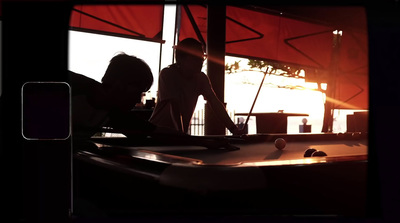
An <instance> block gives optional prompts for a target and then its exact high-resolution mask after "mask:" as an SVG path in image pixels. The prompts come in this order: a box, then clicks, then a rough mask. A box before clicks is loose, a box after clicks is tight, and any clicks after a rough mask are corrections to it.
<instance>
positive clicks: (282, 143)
mask: <svg viewBox="0 0 400 223" xmlns="http://www.w3.org/2000/svg"><path fill="white" fill-rule="evenodd" d="M285 146H286V141H285V140H284V139H282V138H277V139H276V140H275V147H276V148H277V149H284V148H285Z"/></svg>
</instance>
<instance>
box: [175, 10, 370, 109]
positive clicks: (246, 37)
mask: <svg viewBox="0 0 400 223" xmlns="http://www.w3.org/2000/svg"><path fill="white" fill-rule="evenodd" d="M328 9H329V8H328ZM340 9H342V8H332V9H330V10H331V11H332V10H334V11H335V12H337V13H341V10H340ZM351 9H353V10H350V11H349V9H348V8H346V7H345V8H343V10H344V11H345V12H346V13H352V14H355V15H358V16H357V19H358V20H360V16H361V17H363V18H364V19H363V20H360V21H362V22H361V24H360V22H358V23H357V24H358V25H359V26H358V27H356V28H352V27H349V25H348V24H347V23H351V22H353V21H351V20H345V21H346V22H345V21H343V22H342V24H338V23H336V24H331V25H322V24H317V23H311V22H306V21H303V20H300V19H299V18H297V19H294V18H288V17H284V16H282V15H280V14H279V13H278V15H276V14H274V13H272V12H270V13H266V12H260V11H255V10H250V9H246V8H242V7H235V6H227V8H226V15H227V22H226V54H227V55H232V56H239V57H248V58H253V59H259V60H267V61H278V62H282V63H287V64H289V65H290V64H294V65H297V66H301V67H303V68H306V70H310V71H311V70H312V69H310V68H313V69H321V70H329V69H330V68H331V66H332V49H333V47H332V44H333V31H334V30H336V29H339V28H343V36H342V37H341V46H340V52H339V61H338V64H337V66H338V73H337V75H338V78H337V79H336V81H337V83H336V93H335V96H336V98H335V99H336V100H335V108H343V109H368V41H367V31H366V15H365V12H364V11H363V9H362V8H357V7H351ZM325 10H326V9H325ZM181 11H182V15H181V27H180V33H179V39H180V40H182V39H185V38H188V37H192V38H197V39H199V40H202V41H204V42H206V38H207V29H206V24H207V20H206V19H207V8H206V7H205V6H200V5H190V6H182V10H181ZM331 13H332V12H331ZM190 18H193V20H194V21H195V24H194V26H193V24H192V23H191V22H190ZM196 25H197V27H198V28H197V27H196ZM196 29H197V30H196ZM199 33H200V34H201V36H199V35H198V34H199ZM320 73H327V72H326V71H325V72H320ZM310 75H311V74H310ZM306 78H307V73H306ZM313 79H314V81H322V82H323V81H326V76H321V77H317V79H315V78H313Z"/></svg>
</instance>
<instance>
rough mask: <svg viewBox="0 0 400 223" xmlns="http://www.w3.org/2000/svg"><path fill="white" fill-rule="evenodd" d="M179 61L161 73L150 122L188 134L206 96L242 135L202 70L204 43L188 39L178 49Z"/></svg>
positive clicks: (228, 126) (231, 129) (232, 129)
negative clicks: (197, 109) (195, 114)
mask: <svg viewBox="0 0 400 223" xmlns="http://www.w3.org/2000/svg"><path fill="white" fill-rule="evenodd" d="M175 52H176V63H175V64H172V65H170V66H168V67H166V68H164V69H163V70H161V72H160V76H159V80H158V81H159V84H158V98H157V104H156V107H155V108H154V111H153V114H152V116H151V117H150V119H149V121H150V122H151V123H153V124H155V125H158V126H164V127H169V128H174V129H176V130H178V131H180V132H183V133H187V132H188V129H189V124H190V120H191V118H192V115H193V112H194V109H195V108H196V104H197V100H198V97H199V96H200V95H203V96H204V99H205V100H207V103H208V104H209V105H210V106H211V108H212V110H213V111H214V113H215V114H216V115H217V117H218V118H219V119H220V120H221V121H222V122H223V123H224V124H225V126H226V127H227V128H228V129H229V131H230V132H231V133H233V134H234V135H242V134H244V131H242V130H241V129H239V128H238V127H237V126H236V125H235V124H234V122H233V121H232V120H231V118H230V117H229V115H228V113H227V112H226V109H225V106H224V105H223V103H222V102H221V101H220V100H219V99H218V98H217V96H216V95H215V92H214V90H213V88H212V86H211V83H210V80H209V78H208V76H207V75H206V74H205V73H203V72H201V68H202V65H203V62H204V59H205V55H204V51H203V46H202V44H201V43H200V42H199V41H197V40H195V39H193V38H187V39H184V40H182V41H181V42H179V43H178V45H177V46H176V48H175Z"/></svg>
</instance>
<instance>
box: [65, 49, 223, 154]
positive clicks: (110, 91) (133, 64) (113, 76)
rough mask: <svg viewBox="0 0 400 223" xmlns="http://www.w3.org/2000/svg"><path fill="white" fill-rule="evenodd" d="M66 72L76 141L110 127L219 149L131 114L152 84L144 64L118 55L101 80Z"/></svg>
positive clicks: (151, 78)
mask: <svg viewBox="0 0 400 223" xmlns="http://www.w3.org/2000/svg"><path fill="white" fill-rule="evenodd" d="M101 81H102V82H101V83H100V82H97V81H95V80H93V79H91V78H89V77H86V76H84V75H81V74H77V73H74V72H72V71H69V84H70V86H71V92H72V97H71V102H72V132H73V138H74V140H75V141H78V142H82V141H85V140H87V139H89V138H90V137H91V136H93V135H94V134H95V133H96V132H99V131H100V130H101V128H102V127H111V128H114V129H115V130H117V131H120V132H121V133H122V134H124V135H126V136H127V137H128V138H129V137H135V136H137V135H152V136H154V137H157V138H158V139H161V140H169V142H171V141H173V140H176V141H179V142H180V143H185V142H186V141H187V142H188V143H194V144H198V145H202V146H206V147H208V148H219V147H221V145H223V144H221V143H222V142H210V141H204V140H200V139H196V140H193V139H190V138H188V137H189V136H188V135H186V134H183V133H181V132H179V131H176V130H174V129H171V128H168V127H162V126H157V125H154V124H152V123H150V122H149V121H148V120H144V119H143V118H141V117H138V116H136V115H135V114H134V113H132V112H130V111H131V109H133V108H134V107H135V105H136V103H139V102H140V101H141V97H142V93H143V92H146V91H148V90H149V89H150V87H151V85H152V84H153V74H152V72H151V70H150V68H149V66H148V65H147V63H146V62H144V61H143V60H141V59H139V58H137V57H135V56H131V55H127V54H125V53H120V54H118V55H116V56H114V57H113V58H112V59H111V61H110V63H109V65H108V67H107V70H106V72H105V74H104V76H103V78H102V80H101Z"/></svg>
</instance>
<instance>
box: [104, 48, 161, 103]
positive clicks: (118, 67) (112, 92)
mask: <svg viewBox="0 0 400 223" xmlns="http://www.w3.org/2000/svg"><path fill="white" fill-rule="evenodd" d="M101 81H102V84H103V86H104V89H105V91H106V92H107V94H108V96H109V97H110V100H111V101H112V102H113V104H114V106H116V107H118V108H120V109H123V110H128V109H132V108H133V107H134V106H135V104H136V103H138V102H140V100H141V96H142V93H143V92H146V91H148V90H149V89H150V87H151V85H152V84H153V74H152V72H151V69H150V67H149V66H148V65H147V63H146V62H144V61H143V60H141V59H139V58H137V57H135V56H130V55H127V54H124V53H121V54H118V55H116V56H114V57H113V58H112V59H111V61H110V64H109V65H108V68H107V70H106V72H105V74H104V76H103V78H102V80H101Z"/></svg>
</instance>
